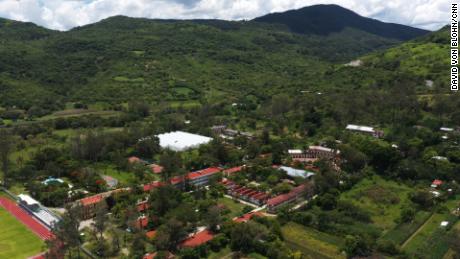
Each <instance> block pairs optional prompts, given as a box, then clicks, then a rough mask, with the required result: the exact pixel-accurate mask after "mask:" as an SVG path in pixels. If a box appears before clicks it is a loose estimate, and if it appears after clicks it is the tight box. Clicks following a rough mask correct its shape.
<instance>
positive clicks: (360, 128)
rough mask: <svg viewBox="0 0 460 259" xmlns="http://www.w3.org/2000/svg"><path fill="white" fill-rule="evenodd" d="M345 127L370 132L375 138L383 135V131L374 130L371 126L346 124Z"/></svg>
mask: <svg viewBox="0 0 460 259" xmlns="http://www.w3.org/2000/svg"><path fill="white" fill-rule="evenodd" d="M346 129H347V130H350V131H356V132H361V133H366V134H370V135H372V136H374V137H376V138H381V137H383V131H381V130H376V129H374V128H373V127H368V126H361V125H353V124H348V125H347V127H346Z"/></svg>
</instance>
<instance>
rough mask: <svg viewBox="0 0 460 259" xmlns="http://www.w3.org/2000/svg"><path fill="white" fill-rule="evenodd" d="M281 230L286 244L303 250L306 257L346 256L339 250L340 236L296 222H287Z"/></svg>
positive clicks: (294, 248) (318, 258) (315, 258)
mask: <svg viewBox="0 0 460 259" xmlns="http://www.w3.org/2000/svg"><path fill="white" fill-rule="evenodd" d="M281 231H282V233H283V236H284V239H285V242H286V244H287V245H288V246H289V247H290V248H291V249H293V250H294V251H295V250H299V251H301V252H302V254H303V256H304V257H305V258H314V259H321V258H345V256H344V255H343V254H341V253H340V251H339V247H340V245H341V243H342V240H341V239H340V238H337V237H334V236H331V235H328V234H326V233H322V232H319V231H317V230H314V229H311V228H307V227H304V226H301V225H299V224H296V223H288V224H286V225H285V226H283V227H282V230H281Z"/></svg>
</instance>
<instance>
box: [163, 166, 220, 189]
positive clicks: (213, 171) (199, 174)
mask: <svg viewBox="0 0 460 259" xmlns="http://www.w3.org/2000/svg"><path fill="white" fill-rule="evenodd" d="M221 171H222V170H221V169H220V168H218V167H209V168H206V169H203V170H199V171H195V172H190V173H188V174H187V175H186V177H187V179H189V180H194V179H198V178H201V177H205V176H211V175H213V174H216V173H219V172H221ZM182 179H183V177H182V176H175V177H173V178H171V180H170V181H171V184H173V185H174V184H178V183H180V182H182Z"/></svg>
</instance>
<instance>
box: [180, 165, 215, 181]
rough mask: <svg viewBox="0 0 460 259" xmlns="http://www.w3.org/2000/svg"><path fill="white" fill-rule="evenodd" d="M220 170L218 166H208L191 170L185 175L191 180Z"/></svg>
mask: <svg viewBox="0 0 460 259" xmlns="http://www.w3.org/2000/svg"><path fill="white" fill-rule="evenodd" d="M220 171H221V170H220V168H218V167H209V168H206V169H203V170H200V171H195V172H191V173H189V174H188V175H187V177H188V179H190V180H193V179H197V178H200V177H203V176H209V175H213V174H216V173H219V172H220Z"/></svg>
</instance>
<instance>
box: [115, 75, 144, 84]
mask: <svg viewBox="0 0 460 259" xmlns="http://www.w3.org/2000/svg"><path fill="white" fill-rule="evenodd" d="M113 80H115V81H117V82H125V83H143V82H144V78H142V77H138V78H128V77H124V76H116V77H114V78H113Z"/></svg>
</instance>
